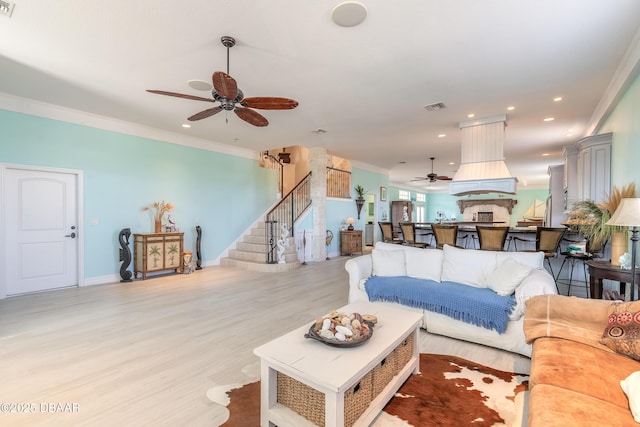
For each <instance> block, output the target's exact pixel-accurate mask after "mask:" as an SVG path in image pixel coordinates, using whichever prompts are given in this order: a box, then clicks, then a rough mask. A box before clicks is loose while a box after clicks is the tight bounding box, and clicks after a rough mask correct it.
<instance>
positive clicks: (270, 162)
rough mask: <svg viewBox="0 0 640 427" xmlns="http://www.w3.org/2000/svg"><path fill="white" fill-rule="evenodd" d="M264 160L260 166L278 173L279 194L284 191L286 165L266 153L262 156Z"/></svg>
mask: <svg viewBox="0 0 640 427" xmlns="http://www.w3.org/2000/svg"><path fill="white" fill-rule="evenodd" d="M261 156H262V159H261V161H260V166H262V167H263V168H267V169H273V170H275V171H277V172H278V193H279V194H282V192H283V191H284V164H283V163H282V162H281V161H280V160H279V159H278V158H277V157H274V156H272V155H271V154H269V152H268V151H265V152H263V153H262V154H261Z"/></svg>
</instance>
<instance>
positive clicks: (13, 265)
mask: <svg viewBox="0 0 640 427" xmlns="http://www.w3.org/2000/svg"><path fill="white" fill-rule="evenodd" d="M4 178H5V179H4V195H5V202H6V203H5V205H4V229H5V236H6V242H5V274H6V277H5V283H6V291H7V292H6V293H7V295H17V294H23V293H28V292H36V291H43V290H48V289H55V288H62V287H69V286H77V285H78V241H79V240H78V229H77V227H78V218H77V217H78V209H77V205H78V175H76V174H74V173H64V172H51V171H43V170H29V169H20V168H7V169H5V176H4Z"/></svg>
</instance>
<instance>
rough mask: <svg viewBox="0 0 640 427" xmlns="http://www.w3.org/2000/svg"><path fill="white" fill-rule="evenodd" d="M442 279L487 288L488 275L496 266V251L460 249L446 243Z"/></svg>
mask: <svg viewBox="0 0 640 427" xmlns="http://www.w3.org/2000/svg"><path fill="white" fill-rule="evenodd" d="M443 252H444V259H443V262H442V281H443V282H445V281H449V282H456V283H462V284H464V285H470V286H475V287H477V288H485V287H486V281H487V277H489V275H490V274H491V273H492V272H493V270H495V268H496V252H493V251H480V250H475V249H460V248H456V247H454V246H449V245H444V248H443Z"/></svg>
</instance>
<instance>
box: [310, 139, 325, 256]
mask: <svg viewBox="0 0 640 427" xmlns="http://www.w3.org/2000/svg"><path fill="white" fill-rule="evenodd" d="M309 170H310V171H311V201H312V204H311V206H312V209H313V260H314V261H323V260H325V259H326V258H327V246H326V244H325V241H326V236H327V149H326V148H323V147H313V148H310V149H309Z"/></svg>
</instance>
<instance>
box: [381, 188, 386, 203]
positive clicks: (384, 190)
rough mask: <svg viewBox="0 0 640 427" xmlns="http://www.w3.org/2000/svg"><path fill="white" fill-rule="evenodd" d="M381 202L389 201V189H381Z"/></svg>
mask: <svg viewBox="0 0 640 427" xmlns="http://www.w3.org/2000/svg"><path fill="white" fill-rule="evenodd" d="M380 201H381V202H386V201H387V187H380Z"/></svg>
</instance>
